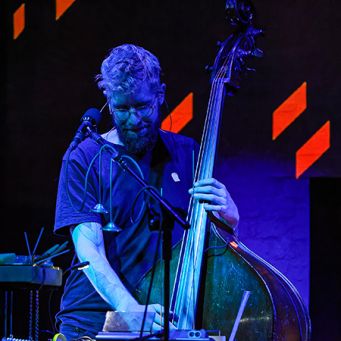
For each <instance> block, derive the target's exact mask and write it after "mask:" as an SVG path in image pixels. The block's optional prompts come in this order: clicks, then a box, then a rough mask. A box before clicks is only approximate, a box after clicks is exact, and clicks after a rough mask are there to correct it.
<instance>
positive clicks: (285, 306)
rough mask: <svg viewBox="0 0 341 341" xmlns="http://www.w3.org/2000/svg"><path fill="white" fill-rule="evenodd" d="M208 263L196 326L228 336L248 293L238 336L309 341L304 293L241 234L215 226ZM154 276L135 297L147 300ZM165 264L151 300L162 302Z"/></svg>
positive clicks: (176, 250)
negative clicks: (246, 242)
mask: <svg viewBox="0 0 341 341" xmlns="http://www.w3.org/2000/svg"><path fill="white" fill-rule="evenodd" d="M208 242H209V247H208V251H207V252H206V254H205V257H204V262H203V269H202V270H203V271H202V273H203V277H202V281H201V283H202V286H201V287H200V293H199V304H198V309H197V314H196V324H195V328H196V329H200V328H203V329H206V330H208V331H213V330H214V331H219V333H220V334H221V335H222V336H226V338H227V339H229V337H230V335H231V333H232V331H233V327H234V324H235V322H236V318H237V315H238V311H239V309H240V306H241V304H242V298H243V296H244V294H245V292H248V293H249V297H248V300H247V302H246V305H245V310H244V311H243V313H242V316H241V319H240V323H239V325H238V328H237V331H236V334H235V340H242V341H270V340H273V341H284V340H286V341H308V340H310V333H311V325H310V319H309V315H308V312H307V311H306V308H305V305H304V303H303V302H302V299H301V297H300V295H299V294H298V292H297V290H296V289H295V287H294V286H293V285H292V284H291V283H290V281H289V280H288V279H287V278H286V277H285V276H284V275H283V274H281V273H280V272H279V271H278V270H277V269H275V268H274V267H273V266H272V265H270V264H269V263H267V262H265V261H264V260H263V259H261V258H260V257H259V256H257V255H256V254H254V253H253V252H252V251H250V250H249V249H248V248H247V247H246V246H245V245H243V244H242V243H241V242H240V241H238V240H237V239H236V238H234V237H231V236H229V235H228V234H227V233H225V232H224V231H222V230H220V229H219V230H217V229H216V228H214V227H213V226H212V227H211V229H210V233H209V241H208ZM179 253H180V245H177V246H176V247H175V248H174V250H173V258H172V261H171V281H172V284H174V274H175V273H176V269H177V262H178V256H179ZM149 283H150V274H148V276H146V277H145V278H144V279H143V280H142V281H141V282H140V284H139V286H138V288H137V290H136V292H135V296H136V297H137V299H138V300H139V301H140V302H141V303H142V302H145V300H146V296H147V295H146V294H147V290H148V286H149ZM162 283H163V267H162V263H161V262H160V263H158V264H157V267H156V271H155V278H154V285H153V289H152V292H151V297H150V302H151V303H160V299H161V300H162V297H163V296H162V295H163V291H162Z"/></svg>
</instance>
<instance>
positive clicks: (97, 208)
mask: <svg viewBox="0 0 341 341" xmlns="http://www.w3.org/2000/svg"><path fill="white" fill-rule="evenodd" d="M91 212H95V213H101V214H106V213H108V211H107V210H106V208H105V207H104V206H103V205H102V204H101V203H98V204H96V205H95V207H94V208H93V209H92V210H91Z"/></svg>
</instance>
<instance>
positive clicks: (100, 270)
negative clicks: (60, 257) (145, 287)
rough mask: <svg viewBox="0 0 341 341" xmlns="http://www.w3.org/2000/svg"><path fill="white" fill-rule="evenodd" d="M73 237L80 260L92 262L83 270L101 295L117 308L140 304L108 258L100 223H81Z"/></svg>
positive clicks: (124, 308) (122, 309) (75, 229)
mask: <svg viewBox="0 0 341 341" xmlns="http://www.w3.org/2000/svg"><path fill="white" fill-rule="evenodd" d="M72 238H73V241H74V244H75V249H76V253H77V256H78V258H79V260H80V261H81V262H84V261H88V262H89V263H90V265H89V267H88V268H86V269H84V270H83V271H84V272H85V274H86V276H87V277H88V279H89V280H90V282H91V284H92V285H93V286H94V288H95V289H96V291H97V292H98V293H99V295H100V296H101V297H102V298H103V299H104V300H105V301H106V302H107V303H108V304H109V305H110V306H111V307H112V308H113V309H115V310H120V311H125V310H127V308H130V309H131V307H132V306H134V305H138V303H137V301H136V300H135V299H134V297H133V296H132V295H131V293H130V292H129V291H128V290H127V288H126V287H125V286H124V284H123V283H122V281H121V280H120V278H119V277H118V275H117V274H116V272H115V271H114V270H113V269H112V267H111V266H110V264H109V262H108V260H107V258H106V255H105V251H104V244H103V236H102V231H101V226H100V224H98V223H84V224H80V225H78V226H77V227H75V228H74V230H73V231H72Z"/></svg>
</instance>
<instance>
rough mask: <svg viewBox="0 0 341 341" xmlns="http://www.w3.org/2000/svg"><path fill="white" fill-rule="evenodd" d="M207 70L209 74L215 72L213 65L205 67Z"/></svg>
mask: <svg viewBox="0 0 341 341" xmlns="http://www.w3.org/2000/svg"><path fill="white" fill-rule="evenodd" d="M205 70H206V71H208V72H211V71H212V70H213V66H211V65H206V66H205Z"/></svg>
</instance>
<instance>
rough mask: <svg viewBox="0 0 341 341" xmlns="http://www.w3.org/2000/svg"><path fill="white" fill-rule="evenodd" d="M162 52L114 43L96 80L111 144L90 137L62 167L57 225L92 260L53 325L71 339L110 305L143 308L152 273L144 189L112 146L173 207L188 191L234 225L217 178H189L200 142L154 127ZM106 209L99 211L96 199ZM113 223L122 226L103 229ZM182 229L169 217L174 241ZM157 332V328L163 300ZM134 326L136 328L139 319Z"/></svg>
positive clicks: (71, 283)
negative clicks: (138, 294)
mask: <svg viewBox="0 0 341 341" xmlns="http://www.w3.org/2000/svg"><path fill="white" fill-rule="evenodd" d="M160 72H161V69H160V65H159V62H158V59H157V58H156V57H155V56H154V55H153V54H151V53H150V52H148V51H146V50H145V49H143V48H142V47H139V46H135V45H130V44H124V45H121V46H118V47H116V48H114V49H112V50H111V52H110V54H109V55H108V56H107V57H106V58H105V60H104V61H103V63H102V67H101V73H100V75H99V76H98V77H97V80H98V86H99V88H100V89H102V91H103V93H104V95H105V96H106V98H107V103H108V106H109V110H110V114H111V116H112V122H113V128H112V129H111V130H110V131H109V132H107V133H105V134H103V135H102V137H101V138H102V142H103V143H104V144H106V145H107V148H105V149H103V148H102V149H101V146H100V145H99V144H98V143H96V142H95V141H94V140H92V139H90V138H88V139H86V140H84V141H83V142H81V143H80V144H79V146H78V147H77V148H76V149H75V150H73V151H71V152H70V151H69V153H66V154H65V155H66V156H65V157H64V160H63V167H62V171H61V174H60V180H59V189H58V195H57V205H56V221H55V232H56V233H57V234H62V233H64V234H68V233H70V232H69V231H71V236H72V240H73V243H74V247H75V253H76V256H77V260H78V261H80V262H83V261H88V262H89V263H90V266H89V267H88V268H86V269H84V270H83V271H72V272H71V273H70V275H69V276H68V278H67V281H66V284H65V288H64V293H63V297H62V301H61V308H60V311H59V313H58V314H57V316H56V318H57V325H58V328H59V330H60V332H61V333H62V334H64V335H65V336H66V338H67V339H68V340H72V339H77V338H79V337H81V336H84V335H87V336H89V337H92V338H95V336H96V335H97V333H98V332H99V331H101V330H102V327H103V324H104V320H105V314H106V312H107V311H109V310H117V311H126V312H129V311H130V312H138V311H140V312H143V311H144V309H145V306H144V305H143V303H144V302H137V300H136V299H135V298H134V296H133V293H134V289H135V288H136V286H137V284H138V283H139V281H141V279H142V278H143V276H144V275H145V274H146V273H147V272H148V271H150V269H151V267H152V262H153V254H154V251H155V249H156V248H157V247H158V245H156V244H157V233H155V232H152V231H151V230H150V226H149V224H148V221H149V220H148V204H146V202H147V203H148V202H150V200H148V198H147V196H145V195H143V194H142V195H140V194H141V193H140V190H141V186H140V185H139V184H138V183H137V181H136V180H135V179H134V178H132V176H131V175H130V174H128V172H125V171H123V170H122V168H120V166H119V165H117V164H116V163H115V162H113V161H112V159H111V156H112V153H111V152H110V151H113V150H115V151H117V152H119V153H121V154H122V155H126V161H127V162H128V163H129V164H130V166H131V167H134V169H135V170H136V172H138V173H140V174H141V176H143V177H144V179H145V181H146V182H148V183H149V184H150V185H151V186H154V187H155V188H157V189H158V190H159V191H160V193H161V195H162V196H163V197H164V198H165V199H166V200H167V201H168V202H169V203H170V204H171V205H172V206H173V207H174V208H178V209H182V210H185V211H186V210H187V207H188V202H189V198H190V195H192V196H193V197H194V199H196V200H203V201H204V202H205V204H204V205H205V209H206V210H207V211H209V212H211V213H212V214H214V215H215V216H216V217H217V218H218V219H220V220H221V221H222V223H223V224H226V225H228V226H230V227H232V228H235V227H236V226H237V224H238V220H239V216H238V210H237V207H236V205H235V204H234V202H233V200H232V198H231V196H230V195H229V193H228V191H227V190H226V188H225V186H224V185H223V184H222V183H220V182H219V181H217V180H215V179H206V180H203V181H200V182H198V183H195V184H193V174H192V173H193V172H192V169H193V155H195V154H196V152H197V149H198V148H197V145H196V143H195V142H194V141H193V140H192V139H190V138H187V137H184V136H181V135H177V134H172V133H169V132H165V131H162V130H160V115H161V114H160V108H161V106H162V104H163V103H164V100H165V90H166V86H165V84H163V83H162V82H161V80H160ZM96 204H100V205H103V207H104V208H105V209H106V210H107V212H106V211H104V210H102V211H98V210H96V209H94V207H97V208H98V205H97V206H96ZM108 223H111V226H113V225H115V226H117V227H118V228H120V229H121V232H118V233H112V232H106V226H107V224H108ZM182 233H183V229H182V228H181V227H180V226H179V225H178V224H175V226H174V229H173V244H175V243H176V242H178V241H179V240H180V239H181V236H182ZM148 310H149V311H152V312H156V315H155V316H156V317H155V320H154V323H153V330H158V329H160V328H161V327H162V322H161V316H160V314H161V306H160V305H158V304H152V305H150V306H149V307H148ZM137 328H138V326H137Z"/></svg>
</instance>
